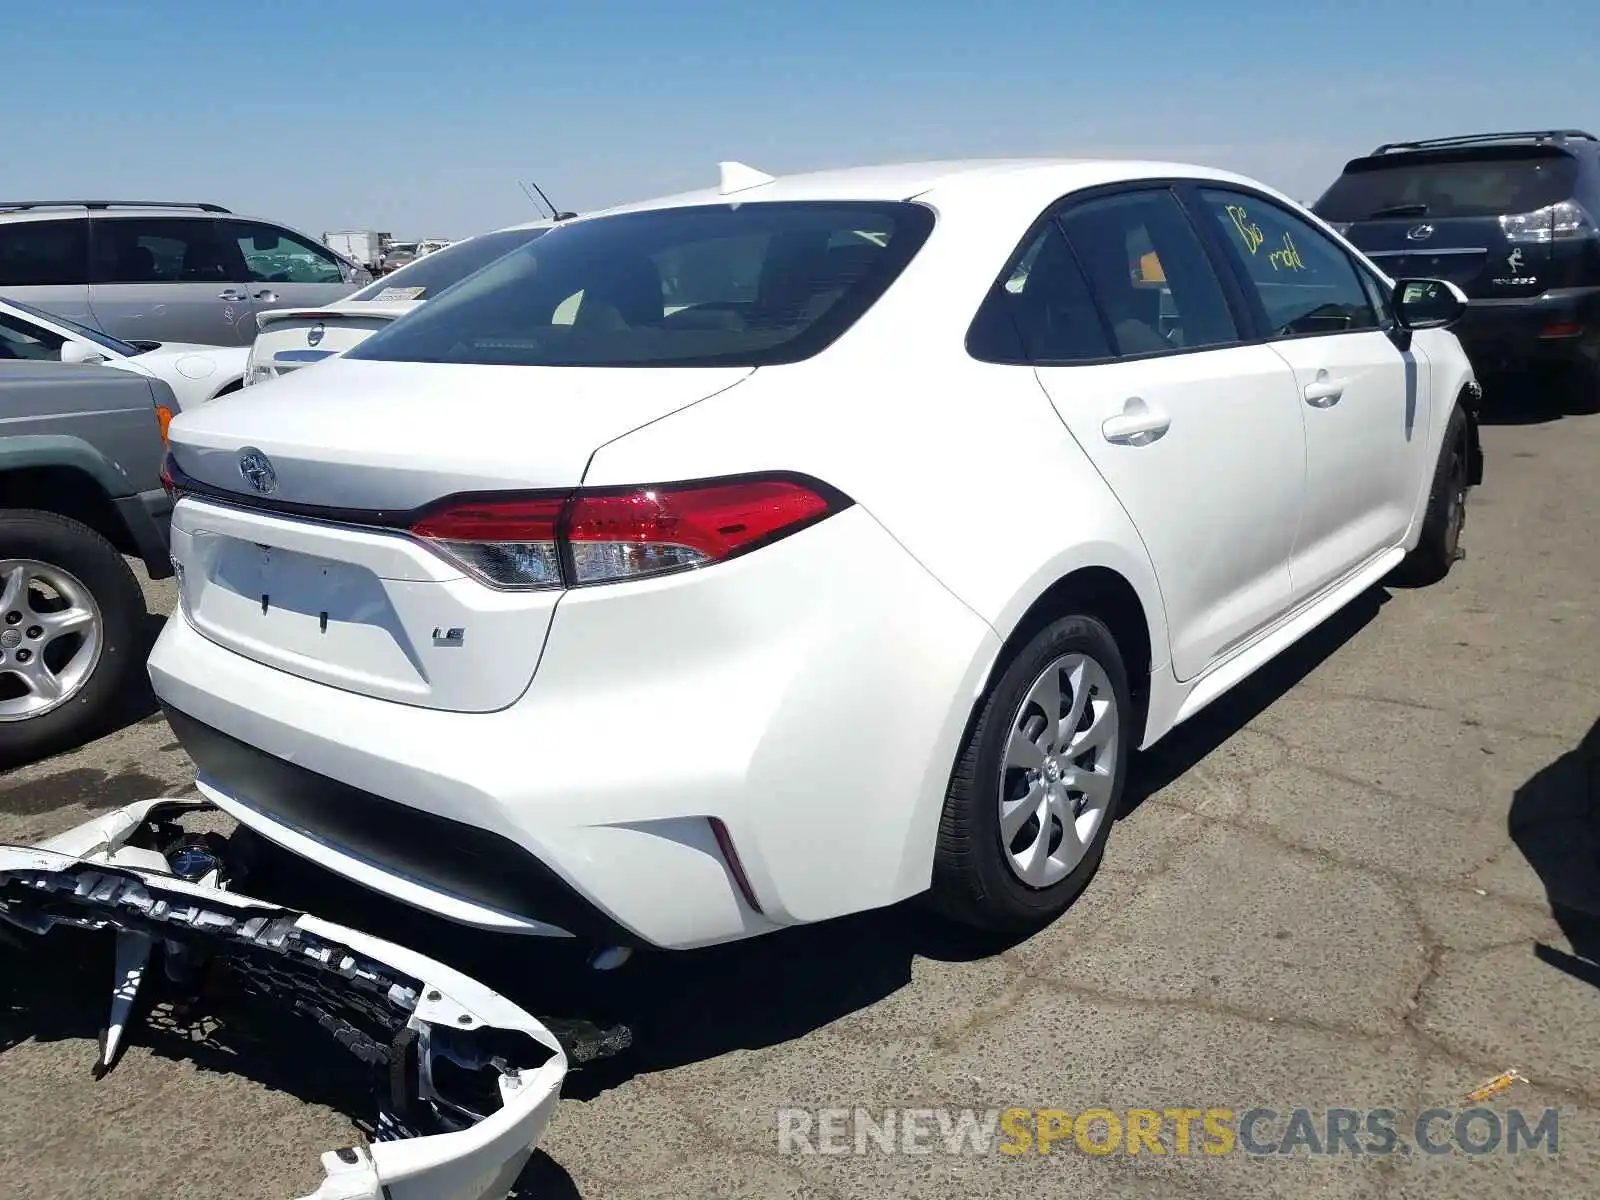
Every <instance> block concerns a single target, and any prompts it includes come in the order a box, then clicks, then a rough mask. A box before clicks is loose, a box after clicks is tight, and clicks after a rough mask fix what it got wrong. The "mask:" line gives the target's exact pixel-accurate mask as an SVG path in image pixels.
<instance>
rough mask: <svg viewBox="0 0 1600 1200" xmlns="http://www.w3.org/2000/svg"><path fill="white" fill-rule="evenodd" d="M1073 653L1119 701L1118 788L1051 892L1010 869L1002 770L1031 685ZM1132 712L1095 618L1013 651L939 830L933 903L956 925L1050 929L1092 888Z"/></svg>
mask: <svg viewBox="0 0 1600 1200" xmlns="http://www.w3.org/2000/svg"><path fill="white" fill-rule="evenodd" d="M1068 654H1082V655H1085V656H1087V657H1088V658H1090V659H1091V660H1093V661H1094V662H1095V663H1097V664H1098V665H1099V666H1100V668H1101V670H1102V671H1103V672H1104V674H1105V677H1106V679H1107V680H1109V682H1110V685H1111V691H1112V697H1113V699H1114V701H1115V703H1116V715H1117V729H1116V734H1115V739H1114V753H1113V756H1112V757H1113V766H1112V771H1113V777H1112V790H1111V795H1110V798H1109V800H1108V801H1107V804H1106V809H1105V813H1104V815H1103V816H1102V818H1101V820H1100V824H1099V828H1098V829H1097V830H1096V831H1095V833H1094V836H1093V837H1092V838H1091V839H1090V841H1089V845H1088V848H1087V850H1086V852H1085V854H1084V856H1083V858H1082V860H1081V861H1080V862H1079V863H1078V865H1077V866H1076V868H1074V869H1073V870H1072V871H1071V872H1070V873H1069V874H1068V875H1066V876H1065V877H1064V878H1062V879H1060V880H1058V881H1057V882H1055V883H1053V884H1051V885H1049V886H1047V887H1033V886H1030V885H1028V884H1026V883H1024V882H1023V881H1022V880H1021V879H1019V878H1018V876H1017V874H1016V873H1015V872H1014V871H1013V870H1012V868H1011V865H1010V862H1009V859H1010V854H1009V852H1008V850H1007V847H1006V846H1005V845H1003V844H1002V841H1001V831H1000V789H1001V771H1002V765H1003V763H1004V761H1005V750H1006V744H1007V742H1008V740H1009V739H1010V737H1011V733H1012V728H1011V726H1012V722H1013V720H1014V719H1015V717H1016V716H1017V714H1018V713H1019V711H1020V710H1021V708H1022V705H1023V701H1024V699H1025V698H1026V696H1027V695H1028V690H1029V688H1030V687H1031V686H1032V684H1033V682H1034V681H1035V680H1036V679H1038V678H1039V677H1040V676H1041V675H1042V674H1043V673H1044V672H1045V671H1046V669H1047V668H1048V667H1049V665H1050V664H1051V663H1052V662H1054V661H1056V660H1057V659H1059V658H1061V657H1062V656H1064V655H1068ZM1132 719H1133V709H1132V706H1131V703H1130V699H1129V692H1128V677H1127V671H1126V668H1125V667H1124V665H1123V661H1122V655H1121V653H1120V652H1119V651H1118V649H1117V643H1116V641H1115V640H1114V639H1113V638H1112V636H1111V631H1110V630H1108V629H1107V628H1106V627H1105V626H1104V625H1103V624H1101V622H1099V621H1098V620H1096V619H1095V618H1093V617H1086V616H1072V617H1064V618H1062V619H1060V620H1057V621H1054V622H1052V623H1051V624H1049V625H1047V626H1045V628H1043V629H1041V630H1040V631H1039V632H1038V633H1037V634H1035V635H1034V636H1033V637H1032V638H1031V639H1029V641H1028V642H1027V644H1026V645H1025V646H1023V648H1022V649H1021V650H1020V651H1018V652H1017V653H1016V655H1015V656H1014V657H1013V658H1012V660H1011V662H1010V664H1009V665H1008V666H1007V667H1006V668H1005V670H1004V672H1003V673H1002V674H1001V676H1000V678H999V680H998V681H997V682H996V683H995V685H994V686H993V687H992V688H991V689H990V691H989V694H988V695H987V697H985V699H984V701H983V704H982V707H981V709H980V710H979V713H978V716H977V719H976V720H975V721H974V722H973V724H972V726H971V729H970V731H969V733H968V735H967V740H966V743H965V744H964V745H963V747H962V750H961V754H960V756H959V757H958V758H957V760H956V765H955V770H954V771H953V772H952V774H951V777H950V789H949V791H948V793H947V794H946V796H945V803H944V814H943V816H942V817H941V819H940V822H939V841H938V846H937V848H936V849H935V851H934V861H933V886H932V889H931V891H930V893H929V897H928V899H929V901H930V902H931V904H932V906H933V908H934V909H935V910H936V911H938V912H940V913H941V914H943V915H944V916H946V917H949V918H951V919H952V920H955V921H958V922H960V923H962V924H964V925H969V926H973V927H975V928H978V929H982V930H985V931H988V932H992V933H1011V932H1021V931H1026V930H1028V929H1032V928H1036V927H1038V926H1041V925H1044V924H1047V923H1049V922H1050V921H1051V920H1053V919H1054V918H1055V917H1057V916H1059V915H1060V914H1061V913H1062V912H1063V911H1065V910H1066V908H1067V907H1068V906H1069V905H1070V904H1071V903H1072V902H1073V901H1074V900H1075V899H1077V897H1078V895H1079V894H1080V893H1081V892H1082V891H1083V889H1084V887H1085V886H1087V884H1088V882H1089V880H1090V878H1091V877H1092V876H1093V875H1094V872H1095V870H1096V868H1097V867H1098V866H1099V865H1100V859H1101V857H1102V855H1103V854H1104V853H1105V847H1106V841H1107V840H1108V839H1109V837H1110V836H1111V827H1112V825H1113V824H1115V822H1116V817H1117V811H1118V806H1119V805H1120V803H1121V799H1122V789H1123V784H1124V781H1125V779H1126V776H1127V768H1128V747H1129V738H1130V735H1131V733H1132V729H1131V722H1132Z"/></svg>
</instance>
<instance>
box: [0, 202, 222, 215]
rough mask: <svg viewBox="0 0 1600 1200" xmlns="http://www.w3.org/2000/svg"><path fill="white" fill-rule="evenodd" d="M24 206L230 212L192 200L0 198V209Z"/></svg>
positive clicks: (19, 208)
mask: <svg viewBox="0 0 1600 1200" xmlns="http://www.w3.org/2000/svg"><path fill="white" fill-rule="evenodd" d="M26 208H89V209H105V208H197V209H199V210H200V211H201V212H208V213H227V212H231V210H229V209H226V208H223V207H222V205H220V204H203V203H200V202H199V201H193V200H0V211H7V212H14V211H18V210H21V209H26Z"/></svg>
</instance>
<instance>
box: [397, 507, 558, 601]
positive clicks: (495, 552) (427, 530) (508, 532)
mask: <svg viewBox="0 0 1600 1200" xmlns="http://www.w3.org/2000/svg"><path fill="white" fill-rule="evenodd" d="M565 505H566V499H565V497H561V496H554V497H535V498H523V499H512V500H482V501H465V502H457V503H453V504H450V505H449V506H448V507H445V508H441V509H438V510H436V511H435V512H432V513H429V514H428V515H427V516H425V517H423V518H422V519H421V520H420V521H418V522H416V524H414V525H412V527H411V532H412V533H414V534H416V535H417V536H418V537H421V538H427V539H428V540H429V541H431V542H433V543H434V544H435V545H436V546H437V547H438V549H440V550H441V551H443V552H444V553H445V554H446V555H448V556H449V557H450V558H453V559H455V560H456V561H457V562H459V563H460V564H461V565H462V566H464V567H467V568H468V569H470V570H472V571H475V572H477V573H478V574H479V575H481V576H483V577H484V578H485V579H486V580H488V581H489V582H490V583H492V584H495V585H496V586H498V587H515V588H545V587H560V586H561V552H560V548H559V547H558V545H557V544H556V527H557V525H558V524H559V523H560V520H561V511H562V509H563V507H565Z"/></svg>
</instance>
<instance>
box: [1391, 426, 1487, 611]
mask: <svg viewBox="0 0 1600 1200" xmlns="http://www.w3.org/2000/svg"><path fill="white" fill-rule="evenodd" d="M1469 454H1470V445H1469V443H1468V438H1467V415H1466V413H1464V412H1463V411H1462V410H1461V406H1460V405H1459V404H1458V405H1456V407H1455V408H1453V409H1452V410H1451V411H1450V423H1449V424H1448V425H1446V426H1445V431H1444V441H1443V442H1442V443H1441V445H1440V446H1439V461H1438V463H1437V464H1436V465H1435V466H1434V470H1433V486H1432V488H1431V490H1430V491H1429V493H1428V509H1427V512H1426V513H1425V514H1424V515H1423V518H1422V537H1421V539H1420V540H1419V541H1418V542H1417V547H1416V549H1415V550H1413V551H1411V553H1410V554H1408V555H1406V557H1405V559H1404V560H1403V561H1402V562H1401V563H1400V565H1399V567H1397V568H1396V569H1395V581H1396V582H1397V583H1401V584H1404V585H1406V586H1408V587H1426V586H1428V585H1429V584H1433V583H1438V582H1439V581H1440V580H1442V579H1443V578H1444V577H1445V576H1446V575H1448V574H1449V573H1450V568H1451V567H1452V566H1454V565H1455V562H1456V560H1457V559H1458V558H1460V557H1461V556H1462V552H1461V533H1462V530H1463V529H1465V528H1466V523H1467V493H1468V492H1469V491H1470V490H1471V487H1472V485H1471V484H1470V483H1469V482H1468V480H1469V479H1470V478H1471V476H1470V474H1469V466H1470V463H1469V461H1468V460H1469Z"/></svg>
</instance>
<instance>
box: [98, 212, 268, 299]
mask: <svg viewBox="0 0 1600 1200" xmlns="http://www.w3.org/2000/svg"><path fill="white" fill-rule="evenodd" d="M235 278H236V276H235V274H234V272H233V270H232V262H231V259H230V256H229V253H228V249H227V247H226V246H225V245H224V244H223V241H222V238H221V235H219V234H218V232H217V227H216V224H215V222H213V221H209V220H195V219H189V218H183V217H151V218H143V217H117V218H115V219H107V220H97V221H96V222H95V228H94V282H96V283H228V282H231V281H233V280H234V279H235Z"/></svg>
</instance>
